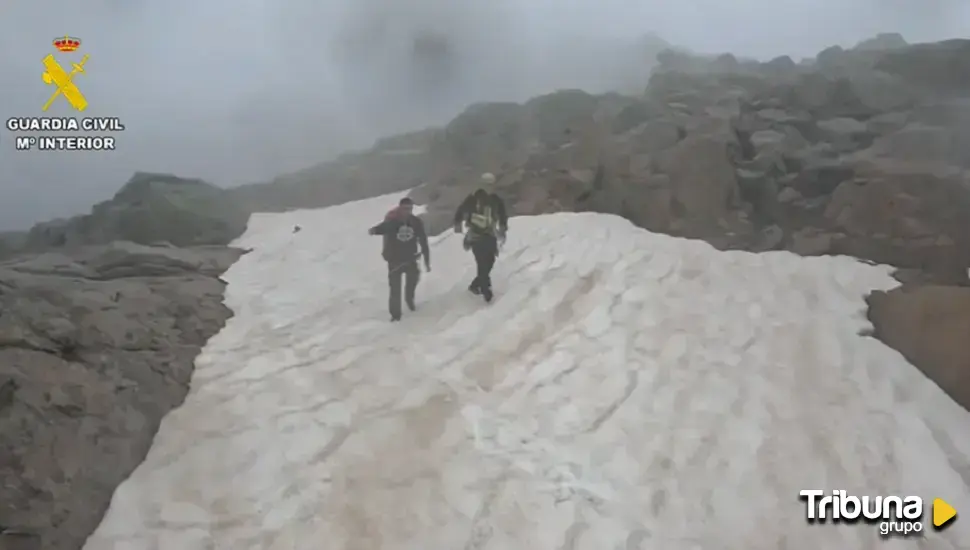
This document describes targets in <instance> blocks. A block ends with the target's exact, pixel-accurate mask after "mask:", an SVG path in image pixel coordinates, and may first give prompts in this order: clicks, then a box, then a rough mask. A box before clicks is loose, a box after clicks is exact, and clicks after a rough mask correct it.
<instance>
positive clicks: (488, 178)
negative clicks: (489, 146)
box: [482, 172, 495, 185]
mask: <svg viewBox="0 0 970 550" xmlns="http://www.w3.org/2000/svg"><path fill="white" fill-rule="evenodd" d="M482 183H484V184H485V185H492V184H493V183H495V174H493V173H491V172H485V173H484V174H482Z"/></svg>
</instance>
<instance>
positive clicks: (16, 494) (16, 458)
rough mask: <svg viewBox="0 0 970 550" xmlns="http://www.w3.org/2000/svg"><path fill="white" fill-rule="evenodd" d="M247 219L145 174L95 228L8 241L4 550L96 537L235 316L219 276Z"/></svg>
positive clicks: (46, 228)
mask: <svg viewBox="0 0 970 550" xmlns="http://www.w3.org/2000/svg"><path fill="white" fill-rule="evenodd" d="M241 212H243V211H240V210H238V209H236V208H234V207H233V205H232V204H231V202H230V201H228V200H227V198H226V195H225V194H224V192H223V191H222V190H219V189H218V188H215V187H212V186H210V185H208V184H205V183H204V182H200V181H197V180H186V179H181V178H176V177H174V176H167V175H160V174H136V175H135V176H134V177H133V178H132V180H131V181H129V182H128V184H126V185H125V186H124V187H123V188H122V189H121V190H120V191H119V192H118V194H116V195H115V197H114V198H113V199H111V200H110V201H106V202H104V203H101V204H99V205H97V206H95V207H94V209H93V211H92V212H91V213H90V214H88V215H85V216H78V217H76V218H72V219H70V220H59V221H55V222H49V223H44V224H38V225H37V226H35V227H34V228H33V229H32V230H31V231H30V232H28V233H27V234H25V235H7V236H6V237H7V238H6V239H5V241H4V242H6V243H8V248H7V250H6V251H5V252H6V256H7V257H8V259H7V260H6V261H0V550H77V549H79V548H80V547H81V546H82V545H83V544H84V541H85V540H86V538H87V536H88V535H89V534H90V533H91V532H92V531H93V530H94V528H95V527H97V525H98V523H99V522H100V521H101V517H102V516H103V514H104V512H105V511H106V509H107V507H108V504H109V502H110V500H111V496H112V494H113V492H114V489H115V487H117V485H118V484H119V483H121V482H122V481H123V480H124V479H125V478H126V477H127V476H128V475H129V474H130V473H131V472H132V471H133V470H134V469H135V467H137V466H138V464H139V463H141V461H142V460H143V459H144V457H145V454H146V453H147V452H148V449H149V447H150V446H151V442H152V439H153V437H154V434H155V432H156V430H157V429H158V426H159V423H160V421H161V419H162V417H163V416H164V415H165V414H166V413H167V412H168V411H169V410H171V409H172V408H174V407H177V406H178V405H180V404H181V402H182V400H183V399H184V397H185V395H186V392H187V391H188V388H189V380H190V377H191V374H192V371H193V364H194V360H195V356H196V355H197V354H198V352H199V350H200V349H201V347H202V346H203V345H205V342H206V341H207V340H208V339H209V338H210V337H211V336H213V335H214V334H215V333H216V332H218V331H219V330H220V329H221V328H222V326H223V325H224V323H225V321H226V320H227V319H228V318H229V317H230V316H231V314H232V312H231V311H230V310H229V309H228V308H226V307H225V306H224V305H223V304H222V297H223V290H224V287H225V285H224V284H223V283H222V281H221V280H220V279H219V276H220V274H221V273H222V272H223V271H225V270H226V269H227V268H228V267H229V266H230V265H231V264H232V263H233V262H234V261H235V260H236V258H238V256H239V255H240V254H241V251H239V250H234V249H231V248H228V247H226V246H224V245H225V244H228V242H229V241H230V240H231V239H232V238H233V237H234V236H236V235H238V234H239V233H241V232H242V230H243V229H244V228H245V223H246V218H240V216H241V215H242V214H241ZM247 218H248V216H247ZM132 241H138V242H142V243H145V244H137V242H132ZM150 243H154V244H150ZM171 243H175V244H178V245H182V246H183V247H184V248H178V247H176V246H173V244H171ZM202 243H206V244H208V246H202V245H201V244H202Z"/></svg>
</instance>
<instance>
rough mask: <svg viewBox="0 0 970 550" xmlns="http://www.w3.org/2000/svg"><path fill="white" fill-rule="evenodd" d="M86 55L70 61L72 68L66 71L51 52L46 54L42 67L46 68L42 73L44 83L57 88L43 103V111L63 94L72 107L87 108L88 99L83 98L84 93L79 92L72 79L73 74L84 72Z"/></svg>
mask: <svg viewBox="0 0 970 550" xmlns="http://www.w3.org/2000/svg"><path fill="white" fill-rule="evenodd" d="M88 57H89V56H88V55H87V54H85V56H84V57H82V58H81V62H80V63H72V66H73V67H74V70H72V71H71V72H70V73H68V72H67V71H65V70H64V69H63V68H62V67H61V66H60V64H59V63H58V62H57V61H56V60H55V59H54V56H53V55H52V54H47V57H45V58H44V61H43V63H44V67H45V68H46V69H47V70H46V71H45V72H44V74H43V79H44V84H47V85H48V86H50V85H55V86H57V90H56V91H54V95H52V96H51V97H50V99H48V100H47V103H45V104H44V107H43V109H42V110H43V111H45V112H46V111H47V109H49V108H50V106H51V104H52V103H54V100H55V99H57V97H58V96H60V95H63V96H64V99H66V100H67V102H68V103H70V104H71V107H74V108H75V109H77V110H78V111H83V110H85V109H87V108H88V100H87V99H85V98H84V94H82V93H81V90H78V89H77V86H75V85H74V82H73V81H72V79H73V78H74V75H76V74H77V73H83V72H84V64H85V63H87V62H88Z"/></svg>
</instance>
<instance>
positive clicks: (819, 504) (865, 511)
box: [798, 489, 923, 537]
mask: <svg viewBox="0 0 970 550" xmlns="http://www.w3.org/2000/svg"><path fill="white" fill-rule="evenodd" d="M798 496H799V498H800V499H801V500H804V501H805V507H806V519H807V520H808V522H809V523H825V522H827V521H832V522H833V523H840V522H841V523H854V522H857V521H863V522H865V523H869V524H874V525H878V526H879V534H880V535H882V536H885V537H888V536H891V535H902V536H909V535H912V534H915V533H921V532H922V531H923V499H922V498H920V497H916V496H904V497H900V496H877V497H870V496H862V497H858V496H853V495H849V494H848V493H846V491H843V490H833V491H832V492H831V494H828V495H826V494H825V491H822V490H820V489H815V490H804V491H799V493H798Z"/></svg>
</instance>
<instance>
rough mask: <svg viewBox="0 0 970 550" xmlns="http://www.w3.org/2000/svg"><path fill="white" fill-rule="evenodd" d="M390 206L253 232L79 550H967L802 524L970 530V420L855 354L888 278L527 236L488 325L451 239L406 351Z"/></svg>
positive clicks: (839, 266) (297, 218)
mask: <svg viewBox="0 0 970 550" xmlns="http://www.w3.org/2000/svg"><path fill="white" fill-rule="evenodd" d="M395 199H396V197H381V198H377V199H370V200H365V201H359V202H354V203H349V204H345V205H341V206H336V207H332V208H328V209H325V210H304V211H294V212H289V213H285V214H271V215H262V214H258V215H255V216H254V217H253V218H252V219H251V220H250V223H249V228H248V230H247V233H246V234H245V235H244V236H243V237H242V238H241V239H240V240H239V241H238V242H237V243H236V245H237V246H242V247H249V248H253V249H254V250H253V251H252V252H251V253H249V254H247V255H245V256H243V257H242V259H240V261H239V262H237V263H236V264H235V265H234V266H233V267H232V268H231V269H230V270H229V271H228V272H227V273H226V275H225V279H226V280H227V281H228V282H229V286H228V289H227V304H228V305H229V306H230V307H231V308H232V309H233V310H234V312H235V316H234V317H233V318H232V319H231V320H230V321H229V323H228V324H227V326H226V328H225V329H224V330H223V331H222V332H221V333H220V334H219V335H217V336H216V337H214V338H213V339H212V340H210V341H209V344H208V346H207V347H206V349H205V350H204V352H203V354H202V355H201V356H200V357H199V359H198V360H197V370H196V372H195V375H194V379H193V385H192V390H191V392H190V394H189V396H188V398H187V399H186V401H185V404H184V405H183V406H182V407H181V408H179V409H177V410H176V411H174V412H173V413H171V414H170V415H169V416H168V417H167V418H166V419H165V421H164V422H163V423H162V426H161V428H160V430H159V432H158V435H157V437H156V440H155V443H154V446H153V448H152V450H151V452H150V453H149V455H148V457H147V458H146V460H145V462H144V463H143V464H142V465H141V467H139V468H138V469H137V470H136V471H135V473H134V474H133V475H132V476H131V478H130V479H129V480H128V481H126V482H125V483H124V484H122V485H121V486H120V487H119V488H118V490H117V491H116V493H115V496H114V499H113V501H112V505H111V508H110V510H109V512H108V514H107V515H106V517H105V519H104V521H103V523H102V525H101V526H100V527H99V529H98V530H97V531H96V532H95V534H94V535H93V536H92V537H91V539H89V541H88V543H87V545H86V547H85V548H86V549H87V550H108V549H118V548H139V549H141V548H146V549H147V548H164V549H168V548H179V549H184V550H195V549H198V550H202V549H207V548H216V549H233V550H243V549H252V550H257V549H259V550H264V549H266V550H276V549H278V550H283V549H287V550H289V549H300V550H303V549H307V550H309V549H311V548H325V549H326V550H377V549H381V550H404V549H409V550H410V549H433V550H438V549H441V550H451V549H461V548H465V549H482V550H484V549H488V550H493V549H494V550H499V549H501V550H518V549H522V550H539V549H542V550H545V549H550V550H551V549H559V548H571V549H576V550H579V549H590V550H603V549H613V548H623V549H637V548H643V549H645V548H657V549H660V548H663V549H685V550H686V549H693V548H704V549H706V550H716V549H724V550H736V549H739V548H745V549H750V550H776V549H778V548H786V549H795V550H801V549H805V550H815V549H817V548H841V549H868V548H877V547H878V548H914V547H915V548H925V549H934V550H936V549H951V548H952V549H956V548H959V547H963V548H966V547H967V544H966V543H967V541H970V523H967V522H962V523H961V522H957V523H955V524H954V525H953V526H951V527H950V528H949V529H947V530H946V531H943V532H942V533H933V532H932V529H931V528H928V530H929V531H930V532H928V533H926V534H925V537H924V538H922V539H917V540H915V541H913V540H910V541H907V540H902V539H890V540H888V541H884V540H882V539H881V538H880V537H879V534H878V532H877V530H876V528H875V527H870V526H865V525H861V524H860V525H855V526H832V525H831V524H829V525H812V526H810V525H807V524H806V521H805V508H804V504H803V503H802V502H800V501H799V499H798V492H799V491H800V490H802V489H823V490H826V491H831V490H832V489H845V490H847V491H849V492H850V493H855V494H858V495H887V494H899V495H910V494H914V495H920V496H922V497H923V498H924V499H927V513H928V512H929V510H928V508H929V501H930V500H931V499H932V498H934V497H942V498H945V499H946V500H947V501H948V502H950V503H951V504H953V505H954V506H955V507H956V509H957V510H961V509H970V481H968V480H967V479H965V478H964V477H961V474H962V475H964V476H965V475H966V473H967V472H968V471H970V440H967V439H966V438H965V437H961V434H966V433H967V432H968V429H970V413H967V411H965V410H963V409H962V408H960V407H959V406H957V405H956V404H955V403H954V402H953V401H952V400H950V399H949V398H948V397H946V395H945V394H944V393H943V392H942V391H941V390H940V389H939V388H938V387H936V386H935V385H934V384H932V383H931V382H929V381H928V380H927V379H926V378H925V377H924V376H923V375H922V374H920V373H919V371H917V370H916V369H915V368H914V367H913V366H912V365H910V364H908V363H907V362H906V361H905V360H904V359H903V358H902V357H901V356H900V355H899V354H898V353H897V352H895V351H893V350H891V349H890V348H888V347H886V346H884V345H883V344H881V343H880V342H878V341H876V340H874V339H872V338H868V337H863V336H859V335H858V333H859V332H860V331H863V330H866V329H867V328H868V326H869V323H868V321H867V320H866V318H865V303H864V300H863V297H864V295H865V294H866V293H868V292H869V291H871V290H873V289H889V288H891V287H893V286H895V285H896V284H897V283H896V282H895V281H894V280H893V279H892V278H891V277H890V276H889V269H888V268H887V267H884V266H870V265H865V264H862V263H860V262H857V261H856V260H853V259H851V258H845V257H818V258H802V257H798V256H795V255H793V254H790V253H788V252H773V253H766V254H760V255H758V254H751V253H747V252H718V251H716V250H714V249H713V248H712V247H711V246H710V245H707V244H705V243H703V242H698V241H687V240H683V239H676V238H672V237H667V236H662V235H657V234H652V233H649V232H646V231H644V230H641V229H637V228H635V227H634V226H633V225H632V224H630V223H629V222H627V221H625V220H622V219H620V218H618V217H613V216H605V215H599V214H556V215H547V216H536V217H520V218H515V219H513V220H512V227H511V232H510V239H509V242H508V243H507V245H506V247H505V249H504V250H503V252H502V256H501V257H500V258H499V263H498V266H497V268H496V272H495V276H494V279H495V285H496V291H497V293H498V294H497V297H496V300H495V302H493V303H492V304H490V305H485V304H484V303H483V302H481V300H480V299H478V298H476V297H474V296H471V295H470V294H469V293H468V292H467V291H466V290H465V286H466V285H467V283H468V281H469V280H470V279H471V277H472V258H471V255H470V254H467V253H465V252H464V251H462V249H461V246H460V239H459V237H457V236H455V235H453V234H450V233H449V234H445V235H443V236H442V237H439V238H437V239H436V240H435V241H434V244H433V250H432V255H433V267H434V271H433V272H432V273H428V274H424V275H423V276H424V280H423V281H422V283H421V285H420V287H419V290H418V292H419V311H418V312H416V313H413V314H411V315H408V316H406V317H405V319H404V321H403V322H402V323H399V324H391V323H389V322H387V315H386V312H385V309H386V282H385V281H386V277H385V268H384V266H383V265H382V262H381V260H380V256H379V253H378V249H379V240H378V239H376V238H373V237H368V236H367V235H366V231H365V230H366V227H367V226H368V225H370V223H371V222H376V221H378V220H380V219H381V218H382V217H383V215H384V212H385V211H386V210H387V208H388V207H389V205H391V204H393V202H394V200H395ZM294 225H299V226H300V227H301V228H302V231H299V232H296V233H294V231H293V227H294Z"/></svg>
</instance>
